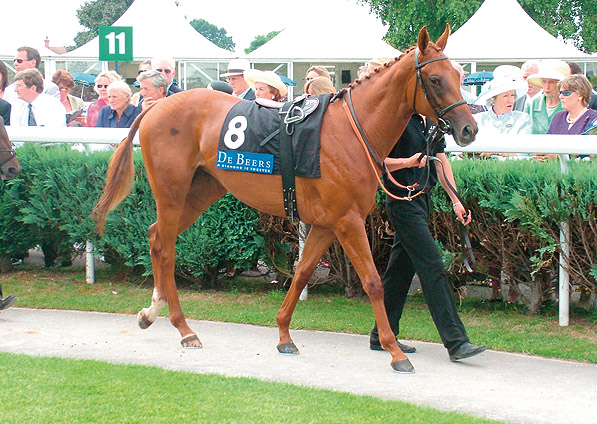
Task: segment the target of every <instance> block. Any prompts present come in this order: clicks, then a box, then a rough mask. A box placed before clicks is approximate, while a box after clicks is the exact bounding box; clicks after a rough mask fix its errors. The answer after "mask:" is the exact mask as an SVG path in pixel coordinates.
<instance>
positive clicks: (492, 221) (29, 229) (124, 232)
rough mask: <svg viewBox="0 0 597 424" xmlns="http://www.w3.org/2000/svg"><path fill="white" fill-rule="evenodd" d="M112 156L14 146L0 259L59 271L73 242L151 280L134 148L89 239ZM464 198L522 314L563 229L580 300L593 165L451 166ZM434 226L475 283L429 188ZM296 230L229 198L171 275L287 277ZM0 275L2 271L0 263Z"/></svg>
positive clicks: (344, 263) (591, 234) (334, 255)
mask: <svg viewBox="0 0 597 424" xmlns="http://www.w3.org/2000/svg"><path fill="white" fill-rule="evenodd" d="M109 157H110V152H97V153H94V154H92V155H90V156H86V155H85V154H83V153H80V152H77V151H73V150H70V149H69V148H68V146H55V147H51V148H45V147H41V146H37V145H26V146H24V147H22V148H20V149H19V150H18V159H19V161H20V163H21V166H22V168H23V172H22V174H21V175H20V176H19V177H18V178H17V179H15V180H13V181H8V182H0V200H1V203H0V258H1V260H0V264H2V266H3V267H4V269H6V267H7V264H8V266H9V265H10V258H15V257H19V256H22V255H23V254H24V253H25V252H26V251H27V250H28V249H30V248H33V247H35V246H38V245H39V246H42V248H43V249H44V253H45V254H46V256H47V257H46V260H47V265H48V266H50V265H52V263H53V262H54V261H59V262H60V263H63V264H66V263H68V261H69V260H70V259H71V258H72V256H73V255H76V254H78V253H82V252H79V251H77V249H76V248H75V245H76V243H79V242H83V241H85V240H91V241H92V242H93V243H94V245H95V246H96V249H97V250H98V252H99V253H100V254H102V255H104V256H105V258H106V259H107V260H108V261H109V262H110V263H115V264H120V265H122V266H126V267H129V268H131V269H132V270H134V271H135V272H138V273H140V274H145V275H149V274H151V259H150V256H149V245H148V239H147V228H148V227H149V225H151V223H153V222H154V221H155V216H156V215H155V204H154V199H153V195H152V193H151V190H150V188H149V185H148V183H147V179H146V176H145V170H144V167H143V163H142V158H141V155H140V153H139V152H136V153H135V169H136V181H135V186H134V189H133V192H132V193H131V195H130V196H129V197H128V198H127V199H126V200H125V201H124V202H123V204H122V205H121V206H119V207H118V208H117V209H116V210H115V211H113V212H112V213H111V214H110V215H109V217H108V219H107V221H106V230H105V235H104V237H102V238H101V239H100V238H98V237H97V236H96V234H95V230H94V223H93V221H92V220H91V219H90V218H89V214H90V212H91V209H92V207H93V204H94V203H95V201H96V200H97V199H98V198H99V196H100V193H101V190H102V188H103V185H104V178H105V174H106V169H107V163H108V161H109ZM452 164H453V169H454V174H455V177H456V180H457V185H458V187H459V190H460V194H461V196H462V197H463V198H464V200H465V202H466V203H467V205H468V206H469V208H470V209H471V210H472V213H473V223H472V224H471V226H470V228H469V233H470V236H471V239H472V241H473V244H474V251H475V256H476V257H477V261H478V270H479V274H478V275H481V276H483V278H485V276H487V277H488V278H490V279H491V280H493V281H494V282H500V281H502V282H508V283H510V287H511V290H514V289H518V292H520V293H521V295H522V300H523V301H524V303H525V304H526V305H527V306H528V307H529V311H530V312H536V311H537V309H538V308H539V306H541V304H543V303H544V302H545V301H549V300H551V299H554V296H555V292H556V291H557V265H558V255H559V231H560V227H559V224H560V222H563V221H566V222H568V223H569V225H570V232H571V239H572V245H571V254H570V273H571V283H572V285H573V288H574V289H576V290H580V291H581V292H582V297H583V298H584V299H585V300H586V299H587V298H588V295H589V294H590V293H595V280H596V278H597V224H596V222H595V214H596V210H595V205H596V203H597V191H596V190H595V189H596V186H597V168H596V167H595V163H594V162H592V161H579V162H573V163H572V164H571V167H570V172H569V173H568V174H567V175H564V174H562V173H561V172H560V166H559V163H558V162H537V161H526V160H524V161H496V160H487V159H465V160H461V161H453V162H452ZM383 203H384V194H383V193H382V192H381V191H380V192H379V193H378V196H377V208H376V209H375V211H374V212H373V213H372V214H371V215H370V216H369V217H368V219H367V222H366V229H367V233H368V235H369V239H370V243H371V246H372V252H373V256H374V258H375V259H376V265H377V267H378V270H379V271H380V273H381V272H383V270H384V268H385V264H386V261H387V257H388V252H389V249H390V247H391V244H392V230H391V228H390V226H389V223H388V220H387V217H386V215H385V210H384V207H383ZM433 205H434V210H435V213H434V214H432V220H431V223H430V225H431V228H432V231H433V232H434V233H435V235H436V237H437V240H438V244H439V245H440V247H441V249H442V251H443V252H444V254H445V257H444V261H445V263H446V265H447V266H446V269H447V271H448V274H449V277H450V279H451V280H452V281H453V282H454V284H455V285H460V284H463V282H467V281H469V280H470V279H471V277H470V276H469V275H467V274H466V273H465V271H464V269H463V266H462V262H461V259H462V258H461V257H460V256H461V253H460V247H459V243H460V240H459V236H458V228H457V222H456V221H455V219H454V215H453V212H452V205H451V203H450V201H449V198H448V197H447V195H446V194H445V192H444V191H443V190H441V189H436V190H434V192H433ZM297 233H298V231H297V226H296V225H293V224H291V223H289V222H288V221H287V220H285V219H283V218H276V217H271V216H269V215H266V214H258V213H257V212H256V211H254V210H253V209H251V208H249V207H247V206H245V205H243V204H241V203H240V202H238V201H237V200H236V199H234V198H233V197H232V196H230V195H227V196H225V197H224V198H222V199H220V200H219V201H218V202H216V203H215V204H214V205H212V207H210V208H209V209H208V210H207V211H206V212H205V213H204V214H203V215H202V216H201V217H200V219H199V220H198V221H197V222H196V223H195V224H194V225H193V226H192V227H191V228H189V229H188V230H187V231H185V232H184V233H183V234H182V235H181V236H180V237H179V239H178V242H177V265H176V273H177V275H178V276H179V277H184V278H185V280H186V281H190V282H191V283H192V284H198V285H206V284H207V285H209V286H214V285H215V283H216V281H218V279H217V276H218V275H219V274H220V273H222V271H224V270H228V271H232V270H245V269H250V268H253V267H255V265H256V263H257V261H258V260H260V259H261V260H263V261H265V262H266V263H267V264H269V265H270V266H274V267H275V268H276V269H277V270H278V271H279V274H280V276H281V277H284V276H285V277H290V276H291V275H292V267H293V264H294V260H295V257H296V253H297V238H298V236H297ZM324 260H327V261H328V262H330V265H331V266H330V268H331V272H330V279H335V280H336V281H337V282H339V283H340V284H341V285H342V286H343V287H344V290H345V293H346V294H347V295H349V296H356V295H362V290H361V288H360V283H359V281H358V277H357V276H356V273H355V271H354V269H353V268H352V266H351V265H350V263H349V261H348V260H347V258H346V256H345V254H344V252H343V251H342V249H341V248H340V246H339V244H338V243H337V242H335V243H334V244H333V245H332V247H331V248H330V250H329V251H328V253H327V254H326V256H325V257H324ZM0 268H1V267H0Z"/></svg>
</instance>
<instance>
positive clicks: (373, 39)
mask: <svg viewBox="0 0 597 424" xmlns="http://www.w3.org/2000/svg"><path fill="white" fill-rule="evenodd" d="M337 3H338V9H337V11H336V13H334V15H333V16H330V17H329V18H327V19H325V20H313V19H309V20H302V19H301V20H293V21H291V22H290V23H289V24H288V25H287V26H286V28H285V29H284V30H283V31H282V32H280V34H278V35H277V36H275V37H274V38H272V39H271V40H270V41H268V42H267V43H265V44H264V45H263V46H261V47H259V48H258V49H256V50H254V51H252V52H251V53H249V54H248V55H247V59H249V60H250V61H252V62H253V61H260V62H266V61H270V62H274V61H275V62H280V61H292V62H321V61H327V62H364V61H366V60H369V59H371V58H373V57H379V56H387V57H390V58H393V57H396V56H400V54H401V52H400V51H399V50H396V49H395V48H393V47H392V46H390V45H389V44H388V43H386V42H385V41H383V40H382V38H383V36H384V35H385V34H386V32H387V28H386V27H384V25H382V23H381V22H380V21H379V19H377V17H376V16H375V15H372V14H371V13H370V12H369V9H368V7H367V6H364V5H361V4H356V3H355V2H339V1H337Z"/></svg>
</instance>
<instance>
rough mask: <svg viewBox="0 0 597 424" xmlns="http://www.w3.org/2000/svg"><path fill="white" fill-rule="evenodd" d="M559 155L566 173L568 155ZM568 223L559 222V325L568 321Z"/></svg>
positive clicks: (562, 325) (563, 325)
mask: <svg viewBox="0 0 597 424" xmlns="http://www.w3.org/2000/svg"><path fill="white" fill-rule="evenodd" d="M559 156H560V169H561V170H562V174H568V169H569V166H568V161H569V160H570V156H569V155H565V154H564V155H559ZM569 261H570V224H569V223H568V222H560V266H559V281H558V284H559V290H558V299H559V301H558V311H559V313H558V315H559V324H560V326H561V327H567V326H568V324H569V323H570V319H569V317H570V267H569V263H570V262H569Z"/></svg>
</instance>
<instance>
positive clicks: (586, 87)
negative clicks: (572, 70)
mask: <svg viewBox="0 0 597 424" xmlns="http://www.w3.org/2000/svg"><path fill="white" fill-rule="evenodd" d="M558 90H559V95H560V101H561V102H562V108H563V109H564V110H563V111H562V112H558V113H556V114H555V115H554V117H553V119H552V121H551V124H550V126H549V130H548V131H547V134H582V133H583V132H585V131H586V130H587V129H588V128H589V127H590V126H591V124H592V123H593V122H595V120H597V111H596V110H593V109H589V100H590V99H591V92H592V86H591V83H590V82H589V80H588V79H587V77H585V76H584V75H580V74H573V75H570V76H569V77H566V78H564V79H563V80H562V81H560V82H559V84H558Z"/></svg>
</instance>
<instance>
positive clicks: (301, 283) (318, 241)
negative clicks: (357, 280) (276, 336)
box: [276, 226, 336, 354]
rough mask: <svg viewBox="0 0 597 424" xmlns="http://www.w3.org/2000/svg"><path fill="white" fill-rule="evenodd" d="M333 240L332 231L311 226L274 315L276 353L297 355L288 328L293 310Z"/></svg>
mask: <svg viewBox="0 0 597 424" xmlns="http://www.w3.org/2000/svg"><path fill="white" fill-rule="evenodd" d="M335 238H336V236H335V235H334V233H333V232H332V231H330V230H327V229H324V228H321V227H315V226H313V227H312V228H311V231H310V232H309V235H308V236H307V239H306V240H305V246H304V248H303V255H302V258H301V261H300V262H299V263H298V265H297V267H296V272H295V274H294V278H293V280H292V284H291V285H290V289H289V290H288V293H287V294H286V297H285V298H284V302H283V303H282V306H281V307H280V310H279V311H278V314H277V315H276V322H277V324H278V331H279V333H280V342H279V343H278V351H279V352H280V353H290V354H298V353H299V352H298V349H297V347H296V346H295V345H294V343H293V341H292V338H291V337H290V330H289V327H290V320H291V319H292V313H293V312H294V308H295V307H296V304H297V302H298V300H299V296H300V294H301V292H302V291H303V289H304V288H305V286H306V285H307V283H308V282H309V279H310V278H311V275H313V271H315V267H316V266H317V264H318V263H319V260H320V259H321V257H322V256H323V254H324V253H325V251H326V250H327V249H328V247H330V245H331V244H332V242H333V241H334V239H335Z"/></svg>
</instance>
